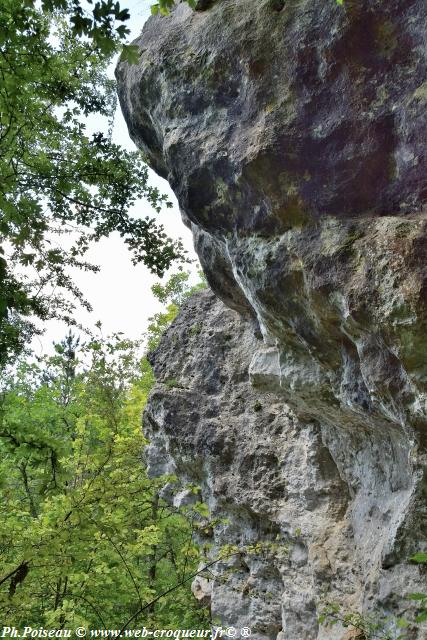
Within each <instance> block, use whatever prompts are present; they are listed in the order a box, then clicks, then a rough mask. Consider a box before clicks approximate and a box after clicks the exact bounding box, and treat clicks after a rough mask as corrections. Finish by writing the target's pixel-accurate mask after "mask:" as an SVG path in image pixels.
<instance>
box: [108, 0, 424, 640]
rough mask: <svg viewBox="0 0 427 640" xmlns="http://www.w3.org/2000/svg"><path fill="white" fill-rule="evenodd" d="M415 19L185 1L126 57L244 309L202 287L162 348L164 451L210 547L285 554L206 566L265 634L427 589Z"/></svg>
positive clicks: (206, 251)
mask: <svg viewBox="0 0 427 640" xmlns="http://www.w3.org/2000/svg"><path fill="white" fill-rule="evenodd" d="M426 33H427V4H426V2H425V0H387V2H384V0H359V1H357V2H355V1H354V2H353V1H351V2H350V0H348V2H346V3H345V6H344V7H340V6H338V5H337V4H336V3H334V2H333V0H322V1H321V2H313V1H312V0H289V2H282V1H278V0H217V2H214V3H213V4H212V6H211V7H210V8H209V9H208V10H206V11H196V12H192V11H191V10H190V9H189V7H188V6H187V5H186V4H184V3H183V4H179V5H177V7H176V9H175V10H174V11H173V12H172V15H171V16H169V17H167V18H164V19H162V18H160V17H156V18H152V19H151V20H149V21H148V23H147V24H146V26H145V27H144V30H143V32H142V35H141V36H140V38H139V39H138V40H137V44H138V45H139V47H140V50H141V60H140V64H139V65H135V66H129V65H127V64H120V65H119V67H118V70H117V77H118V82H119V96H120V101H121V105H122V110H123V112H124V115H125V118H126V120H127V123H128V126H129V131H130V134H131V136H132V138H133V139H134V140H135V142H136V143H137V144H138V145H139V146H140V147H141V148H142V149H143V150H144V151H145V153H146V155H147V159H148V161H149V162H150V164H151V165H152V166H153V167H154V168H155V170H156V171H158V172H159V173H160V174H161V175H163V176H164V177H166V178H167V179H168V180H169V182H170V184H171V185H172V187H173V189H174V191H175V193H176V194H177V197H178V200H179V203H180V207H181V210H182V214H183V218H184V221H185V222H186V224H188V225H189V226H190V227H191V229H192V231H193V234H194V238H195V246H196V249H197V251H198V253H199V256H200V259H201V262H202V265H203V268H204V270H205V272H206V275H207V277H208V281H209V283H210V285H211V287H212V289H213V290H214V291H215V293H216V294H217V296H218V297H219V298H221V299H222V300H223V302H224V303H225V304H226V305H227V306H228V307H229V308H231V309H232V310H234V311H231V310H230V309H228V310H227V309H226V308H225V307H224V306H223V305H222V303H220V302H218V301H215V300H214V299H213V298H212V296H210V295H208V294H203V295H201V296H199V297H198V298H196V299H194V300H193V301H192V302H191V303H190V306H189V307H187V308H186V310H185V311H184V312H183V315H182V316H181V317H180V318H179V320H178V321H177V323H176V324H175V325H174V327H173V329H172V330H171V331H170V332H169V333H168V334H167V336H166V338H165V340H164V341H163V343H162V346H161V348H160V350H159V351H158V353H157V355H156V357H155V372H156V376H157V378H158V380H159V385H158V386H157V388H156V390H155V391H154V393H153V396H152V398H151V400H150V403H149V407H148V410H147V418H146V423H147V424H148V425H149V430H150V433H149V435H150V436H151V447H150V456H151V462H152V466H153V470H154V469H155V468H158V470H159V471H161V470H165V469H166V468H168V469H169V468H174V469H176V472H177V473H178V475H179V476H181V477H182V478H183V479H184V480H185V479H187V478H189V479H191V481H193V482H197V483H198V484H200V485H201V486H202V491H203V496H204V499H205V500H206V501H207V502H208V503H209V505H210V508H211V510H212V513H213V514H214V515H218V514H220V515H221V516H224V515H226V516H227V517H228V519H229V524H227V525H226V524H223V525H221V526H220V525H218V526H217V527H215V529H214V531H213V534H212V535H213V540H214V542H215V544H216V545H217V546H218V545H221V544H223V543H225V542H239V541H240V543H245V542H247V541H248V540H256V539H259V540H263V541H269V540H275V541H276V542H277V544H278V546H283V549H285V546H287V547H288V548H289V553H288V554H285V553H284V552H283V553H279V554H277V553H276V552H274V553H273V551H272V552H271V553H268V552H264V555H263V554H261V555H260V557H258V558H253V557H248V558H246V560H242V561H241V562H240V564H239V565H238V566H236V567H235V568H234V569H235V570H234V571H233V572H232V573H231V574H230V575H229V577H228V580H221V579H217V580H216V581H214V584H213V590H212V609H213V613H214V615H215V616H219V617H220V618H221V619H222V620H223V622H224V624H235V625H236V626H251V627H252V629H253V633H254V635H255V636H256V637H257V638H275V637H276V636H277V634H278V633H279V632H280V631H283V633H284V638H285V639H286V640H320V639H321V638H328V639H331V640H333V639H335V638H337V639H338V638H342V637H343V630H342V629H340V628H339V627H335V628H334V629H333V630H325V629H324V628H322V627H321V626H319V624H318V622H317V617H318V602H319V600H320V599H321V598H322V597H324V598H325V599H327V600H329V601H334V602H338V603H340V604H341V605H342V606H343V608H344V609H345V610H359V611H362V612H367V611H370V610H382V611H384V612H386V613H390V614H392V615H393V614H395V613H397V612H398V611H399V610H402V609H404V608H405V607H406V606H407V600H406V599H405V596H406V595H407V594H408V593H410V592H411V591H420V590H423V589H424V590H425V589H426V588H427V587H426V574H425V571H424V572H423V570H422V569H421V568H419V567H417V566H414V565H413V564H411V563H410V562H408V558H409V556H410V555H411V554H412V553H413V552H415V551H417V550H421V549H425V548H426V546H427V535H426V534H427V520H426V514H427V509H426V445H427V403H426V400H427V396H426V376H427V354H426V347H427V335H426V319H427V314H426V311H427V307H426V303H427V300H426V292H427V271H426V257H427V239H426V224H427V219H426V208H425V202H426V200H427V154H426V143H427V115H426V107H427V73H426V70H427V46H426ZM236 311H237V312H239V314H240V315H237V314H236V313H235V312H236ZM170 379H174V380H175V379H176V380H177V381H178V386H176V387H174V388H170V386H171V385H170V384H169V385H168V384H166V382H167V381H168V380H170ZM276 556H277V557H276ZM411 633H412V632H411ZM425 635H426V631H425V630H424V631H423V630H418V631H417V632H414V633H413V634H412V636H411V637H413V638H418V639H419V640H421V639H422V638H425Z"/></svg>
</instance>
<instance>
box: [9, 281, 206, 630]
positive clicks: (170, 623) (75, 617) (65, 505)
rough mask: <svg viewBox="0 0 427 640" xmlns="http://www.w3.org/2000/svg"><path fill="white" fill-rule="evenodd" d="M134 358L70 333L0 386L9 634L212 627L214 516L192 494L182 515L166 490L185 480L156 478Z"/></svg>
mask: <svg viewBox="0 0 427 640" xmlns="http://www.w3.org/2000/svg"><path fill="white" fill-rule="evenodd" d="M182 284H183V289H184V288H185V286H186V280H182ZM175 314H176V311H175ZM167 315H168V317H169V318H170V319H169V323H170V321H171V319H172V318H171V315H172V314H171V312H170V310H169V311H168V314H167ZM155 324H156V323H155V321H154V320H153V325H155ZM166 324H167V323H165V322H162V324H161V326H160V328H158V329H157V328H156V327H153V331H154V332H155V333H158V332H160V331H161V330H162V328H163V327H164V326H166ZM138 353H139V345H138V343H134V342H131V341H129V340H126V339H124V338H123V337H122V336H121V335H115V336H113V337H112V338H110V339H104V338H102V335H101V334H100V335H99V336H98V338H96V339H93V340H92V341H91V342H89V343H88V344H86V345H81V346H80V345H79V344H78V341H77V340H76V339H75V338H74V337H73V336H72V335H71V334H70V335H69V336H68V337H67V338H66V339H65V340H64V341H63V342H62V343H61V344H58V345H56V348H55V353H54V355H52V356H50V357H47V358H44V359H42V360H41V361H40V362H38V363H25V362H24V363H23V364H22V366H21V367H20V368H19V370H18V372H17V374H16V375H14V376H11V377H10V378H9V379H8V380H4V381H3V393H2V396H1V403H0V487H1V489H0V490H1V498H2V499H1V501H0V555H1V558H2V563H1V571H0V617H1V619H2V620H4V621H5V622H7V624H9V625H15V626H17V627H18V628H19V627H22V626H24V625H31V626H38V625H42V626H49V627H53V628H59V627H60V626H62V627H66V628H69V627H73V626H86V627H88V628H108V627H114V628H117V629H120V628H122V626H124V625H126V623H127V622H128V621H129V620H132V622H133V624H134V625H135V624H138V622H141V621H143V623H144V624H145V625H146V626H151V627H152V628H174V627H178V628H179V627H187V628H192V627H194V628H200V627H203V626H205V624H206V623H207V622H208V620H207V617H206V616H207V614H206V611H205V610H203V609H200V608H199V607H197V606H196V601H195V600H194V598H193V597H192V595H191V593H190V589H189V577H191V575H192V574H194V573H195V572H196V571H197V566H198V564H199V561H200V560H201V556H200V551H199V549H198V548H197V546H196V544H195V542H194V536H195V534H197V531H198V530H199V529H200V527H202V526H204V523H205V522H206V507H205V505H203V504H202V503H200V502H199V498H198V491H197V490H196V489H195V488H190V490H191V491H193V492H194V499H195V503H194V505H193V507H191V508H187V509H176V508H174V507H172V506H171V505H170V504H167V503H166V502H165V501H164V500H163V499H162V498H161V493H160V490H161V488H162V487H163V486H164V485H165V482H169V487H171V488H173V486H174V484H175V479H174V478H173V477H168V478H165V477H163V478H157V479H154V480H153V479H149V478H148V476H147V472H146V469H145V467H144V464H143V450H144V447H145V445H146V440H145V438H144V436H143V434H142V432H141V427H140V416H141V412H142V409H143V407H144V404H145V402H146V399H147V395H148V393H149V391H150V389H151V387H152V385H153V383H154V378H153V374H152V372H151V368H150V365H149V364H148V361H147V360H146V358H143V359H142V361H141V360H140V357H139V355H138ZM181 489H182V488H181ZM180 584H182V588H179V589H175V588H174V586H175V585H180ZM167 591H170V593H169V595H168V596H165V597H162V594H164V593H165V592H167ZM138 612H139V613H138ZM142 613H143V618H142V619H141V614H142Z"/></svg>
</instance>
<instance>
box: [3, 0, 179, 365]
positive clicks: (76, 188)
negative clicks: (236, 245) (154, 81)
mask: <svg viewBox="0 0 427 640" xmlns="http://www.w3.org/2000/svg"><path fill="white" fill-rule="evenodd" d="M93 11H94V14H93V18H92V19H91V20H90V19H89V18H87V17H85V14H84V12H83V10H82V9H81V6H80V3H79V2H76V1H74V0H73V1H72V2H67V1H66V0H44V2H42V6H41V7H40V6H39V4H38V3H34V2H32V0H24V1H23V2H21V3H18V4H17V3H16V0H2V1H1V3H0V74H1V80H0V178H1V179H0V367H1V366H3V365H4V364H5V362H6V361H7V360H8V359H10V358H13V357H15V355H16V353H17V352H19V350H20V349H22V347H23V345H24V344H25V343H26V342H27V341H28V340H29V339H30V337H31V335H32V333H33V332H34V326H33V325H32V324H31V323H30V322H29V316H31V315H33V316H36V317H38V318H40V319H42V320H46V319H48V318H52V317H61V318H64V319H65V320H67V321H68V322H72V321H73V320H72V312H73V305H74V302H73V300H76V299H77V300H79V301H80V302H82V303H84V304H85V301H84V299H83V296H82V294H81V292H80V291H79V290H78V289H77V287H76V286H75V284H74V282H73V279H72V277H71V276H70V269H71V268H79V269H84V270H96V267H95V266H93V265H91V264H88V263H87V262H86V261H85V253H86V251H87V250H88V248H89V246H90V245H91V243H93V242H96V241H98V240H100V239H101V238H103V237H107V236H109V235H110V234H111V233H112V232H118V233H119V234H120V236H121V237H122V238H123V240H124V242H125V243H126V244H127V245H128V247H129V249H130V251H131V252H132V256H133V261H134V262H135V263H137V262H143V263H144V264H145V265H146V266H147V267H148V268H149V269H150V270H151V271H153V272H154V273H156V274H158V275H160V276H161V275H162V274H163V273H164V271H165V270H166V269H167V268H168V267H169V266H170V265H171V263H172V262H173V261H174V260H176V259H183V256H184V252H183V248H182V245H181V243H180V242H173V241H172V240H170V239H169V238H168V237H167V236H166V234H165V232H164V230H163V227H162V226H161V225H160V224H158V223H157V222H156V220H155V218H154V217H153V215H145V217H143V216H141V215H140V214H139V213H138V214H137V215H136V216H133V215H132V214H131V213H130V208H131V207H132V205H133V204H135V203H136V201H137V200H139V199H140V198H143V199H145V200H146V201H147V203H148V205H149V206H151V209H152V210H154V211H155V212H157V213H158V212H159V211H160V210H161V208H162V206H163V205H165V206H167V207H169V206H171V204H170V203H169V202H168V201H167V198H166V196H164V195H162V194H160V193H159V191H158V190H157V189H156V188H153V187H151V186H150V185H149V182H148V171H147V166H146V164H145V163H144V159H143V156H142V155H141V153H140V152H138V151H134V152H129V151H126V150H124V149H123V148H121V147H120V146H119V145H117V144H115V143H114V142H112V139H111V129H112V119H113V115H114V111H115V107H116V94H115V87H114V82H113V81H112V80H110V79H109V78H108V76H107V73H106V69H107V66H108V64H109V62H110V61H111V57H112V55H113V54H114V53H115V52H116V51H118V49H119V48H120V40H121V38H123V37H124V36H125V35H126V33H127V31H126V28H125V27H124V25H123V24H122V25H121V26H119V27H117V28H116V29H115V31H114V33H113V32H112V24H113V19H114V20H118V21H124V20H125V19H126V18H127V17H128V13H127V11H125V10H121V9H120V8H119V5H118V3H114V4H113V3H112V2H111V1H110V0H108V1H107V2H101V3H99V2H97V3H96V4H95V5H94V9H93ZM76 33H77V34H80V36H81V37H77V38H76ZM90 123H95V124H96V127H99V128H100V129H102V131H95V132H90V130H89V124H90ZM70 294H71V295H70ZM86 304H87V303H86Z"/></svg>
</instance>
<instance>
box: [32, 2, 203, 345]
mask: <svg viewBox="0 0 427 640" xmlns="http://www.w3.org/2000/svg"><path fill="white" fill-rule="evenodd" d="M153 2H154V0H131V2H129V3H126V2H122V4H123V6H128V7H129V9H130V14H131V19H130V21H129V23H128V26H129V28H130V29H131V32H132V33H131V37H130V39H131V40H132V39H134V38H135V37H137V36H138V35H139V33H140V31H141V29H142V26H143V24H144V22H145V21H146V20H147V18H148V17H149V15H150V5H151V4H153ZM114 66H115V65H112V69H111V73H113V71H114ZM114 140H115V142H118V143H120V144H121V145H122V146H124V147H126V148H128V149H134V148H135V147H134V145H133V143H132V141H131V140H130V138H129V135H128V131H127V127H126V124H125V122H124V120H123V117H122V114H121V111H120V109H118V111H117V114H116V120H115V127H114ZM150 183H151V184H152V185H154V186H157V187H158V188H159V189H160V190H161V191H162V193H167V194H168V196H169V199H170V200H171V202H173V204H174V206H173V208H172V209H166V208H165V209H164V211H163V212H162V213H160V214H159V215H158V217H157V219H158V221H159V222H161V223H162V224H163V225H164V227H165V230H166V232H167V233H168V235H170V236H171V237H173V238H182V240H183V242H184V246H185V247H186V249H187V250H188V251H189V253H190V256H191V257H193V258H195V257H196V255H195V254H194V251H193V243H192V239H191V234H190V232H189V231H188V229H187V228H186V227H185V226H184V225H183V223H182V221H181V216H180V213H179V210H178V205H177V202H176V198H175V197H174V195H173V193H172V191H171V190H170V188H169V185H168V183H167V182H166V181H165V180H163V179H162V178H159V177H158V176H157V175H156V174H155V173H154V172H152V171H150ZM136 212H140V214H141V216H144V217H145V215H147V214H152V211H151V209H150V207H149V206H148V205H146V204H145V203H144V202H139V203H138V204H137V206H136ZM87 259H88V261H90V262H93V263H95V264H98V265H99V266H100V267H101V271H100V272H99V273H95V274H93V273H90V272H89V273H87V272H78V271H76V272H75V274H74V279H75V282H76V284H77V285H78V286H79V288H80V289H81V290H82V292H83V293H84V295H85V297H86V299H87V300H89V302H90V303H91V305H92V307H93V311H92V313H91V314H89V313H88V312H86V311H85V310H84V309H77V312H76V314H75V318H76V320H77V321H78V322H79V323H81V324H82V325H84V326H86V327H89V328H93V327H94V325H95V322H97V321H98V320H101V322H102V324H103V332H104V335H106V334H109V333H112V332H116V331H122V332H123V333H124V334H125V336H126V337H129V338H139V337H141V334H142V333H143V332H144V331H145V330H146V328H147V324H148V318H149V317H150V316H152V315H153V314H154V313H156V312H157V311H159V310H160V309H161V305H160V303H159V302H158V301H157V300H156V299H155V298H154V296H153V295H152V293H151V290H150V287H151V286H152V285H153V284H154V283H155V282H157V281H158V278H156V277H155V276H153V275H151V274H150V272H149V271H148V270H147V269H146V268H145V267H144V266H143V265H138V266H133V265H132V262H131V259H130V253H129V252H128V250H127V248H126V246H125V245H124V243H123V241H122V240H121V239H120V238H119V237H118V235H117V234H115V235H114V236H112V237H110V238H109V239H106V240H102V241H101V242H99V243H97V244H96V245H94V246H93V248H92V249H91V250H90V251H89V252H88V254H87ZM196 269H197V266H194V267H192V270H193V271H196ZM167 277H168V276H167V275H166V276H165V278H163V281H165V280H166V278H167ZM65 333H66V327H65V325H63V324H62V323H59V322H53V321H51V322H49V323H47V325H46V332H45V334H44V336H43V337H41V338H36V339H35V341H34V348H35V351H36V353H37V354H41V352H46V351H50V347H51V345H52V342H53V341H58V340H60V339H61V338H62V337H63V336H64V335H65Z"/></svg>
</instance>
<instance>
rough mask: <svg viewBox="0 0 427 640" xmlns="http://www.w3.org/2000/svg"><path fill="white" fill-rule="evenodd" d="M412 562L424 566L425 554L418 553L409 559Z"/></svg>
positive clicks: (426, 556)
mask: <svg viewBox="0 0 427 640" xmlns="http://www.w3.org/2000/svg"><path fill="white" fill-rule="evenodd" d="M409 559H410V560H411V561H412V562H417V563H418V564H426V563H427V553H424V552H418V553H415V554H414V555H413V556H411V557H410V558H409Z"/></svg>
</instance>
